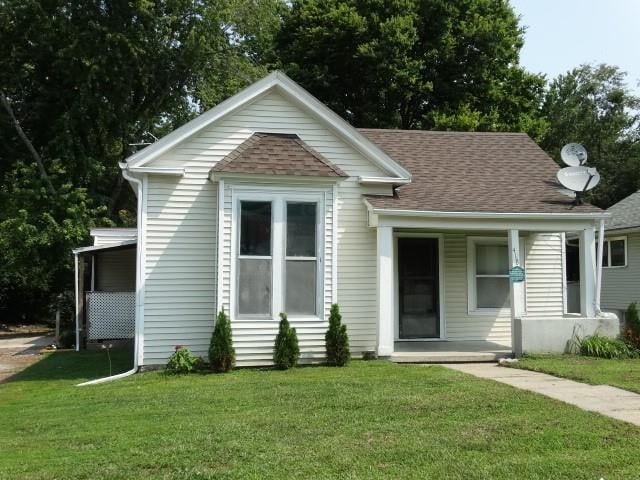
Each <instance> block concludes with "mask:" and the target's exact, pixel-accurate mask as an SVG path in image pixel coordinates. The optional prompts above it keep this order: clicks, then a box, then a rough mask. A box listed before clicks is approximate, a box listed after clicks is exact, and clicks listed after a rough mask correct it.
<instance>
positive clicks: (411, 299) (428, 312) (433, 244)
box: [398, 237, 440, 340]
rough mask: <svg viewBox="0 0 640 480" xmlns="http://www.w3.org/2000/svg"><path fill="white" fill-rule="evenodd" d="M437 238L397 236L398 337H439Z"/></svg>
mask: <svg viewBox="0 0 640 480" xmlns="http://www.w3.org/2000/svg"><path fill="white" fill-rule="evenodd" d="M438 279H439V273H438V240H437V239H436V238H420V237H400V238H398V292H399V297H400V298H399V318H398V321H399V332H398V333H399V337H400V339H401V340H403V339H412V338H440V305H439V301H438V300H439V293H438V287H439V285H438V284H439V280H438Z"/></svg>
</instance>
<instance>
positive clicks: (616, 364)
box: [509, 355, 640, 393]
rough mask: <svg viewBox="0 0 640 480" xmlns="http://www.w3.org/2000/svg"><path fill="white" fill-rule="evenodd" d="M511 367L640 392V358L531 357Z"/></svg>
mask: <svg viewBox="0 0 640 480" xmlns="http://www.w3.org/2000/svg"><path fill="white" fill-rule="evenodd" d="M509 366H510V367H514V368H522V369H525V370H533V371H536V372H543V373H549V374H551V375H557V376H559V377H566V378H571V379H573V380H578V381H580V382H585V383H590V384H592V385H612V386H614V387H620V388H624V389H625V390H631V391H632V392H638V393H640V359H629V360H611V359H606V358H594V357H583V356H580V355H539V356H527V357H524V358H522V359H520V360H519V361H518V362H516V363H512V364H509Z"/></svg>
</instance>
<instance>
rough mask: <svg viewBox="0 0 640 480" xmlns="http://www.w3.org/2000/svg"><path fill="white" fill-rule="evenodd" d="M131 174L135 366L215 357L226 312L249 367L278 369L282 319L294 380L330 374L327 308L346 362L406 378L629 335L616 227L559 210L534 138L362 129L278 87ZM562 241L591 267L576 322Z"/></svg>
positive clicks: (266, 85)
mask: <svg viewBox="0 0 640 480" xmlns="http://www.w3.org/2000/svg"><path fill="white" fill-rule="evenodd" d="M121 167H122V174H123V176H124V177H125V178H126V179H127V180H128V181H129V182H130V184H131V185H132V187H133V188H134V190H135V192H136V194H137V198H138V229H137V238H136V241H137V249H136V252H137V253H136V269H135V271H136V299H135V315H134V318H135V322H134V323H135V346H136V353H135V358H136V362H137V363H136V365H137V366H151V365H159V364H163V363H165V362H166V360H167V358H168V356H169V355H170V354H171V353H172V352H173V351H174V346H175V345H176V344H180V345H185V346H187V347H189V348H190V349H191V350H192V351H194V352H195V353H196V354H198V355H203V356H206V352H207V348H208V344H209V339H210V335H211V332H212V329H213V325H214V321H215V317H216V312H218V311H219V310H221V309H224V310H225V311H226V312H227V313H228V314H229V316H230V319H231V325H232V330H233V340H234V345H235V349H236V353H237V360H238V364H239V365H266V364H269V363H271V358H272V349H273V342H274V338H275V335H276V332H277V328H278V314H279V313H280V312H283V311H284V312H287V313H288V314H289V319H290V321H291V323H292V325H293V326H295V327H296V328H297V331H298V336H299V340H300V348H301V358H302V360H303V361H306V362H314V361H322V360H323V358H324V355H325V351H324V333H325V330H326V328H327V318H328V312H329V308H330V306H331V304H332V303H338V304H339V305H340V308H341V311H342V314H343V319H344V321H345V323H346V324H347V328H348V333H349V337H350V342H351V349H352V352H353V353H354V355H361V354H363V353H365V352H375V353H376V354H377V355H379V356H382V357H390V358H392V359H394V360H397V361H439V360H440V361H445V360H450V359H451V356H450V355H456V357H455V358H461V359H469V360H482V359H495V358H496V357H497V356H500V355H510V354H512V353H516V354H517V353H520V352H522V351H531V352H539V351H562V350H564V349H565V347H566V344H567V342H568V341H569V340H570V339H571V337H572V335H573V334H574V332H575V331H576V329H578V330H580V331H581V332H582V333H591V332H593V331H595V330H596V329H600V331H604V332H605V333H607V332H609V333H612V334H616V333H617V332H618V321H617V318H615V317H606V316H602V315H600V313H599V306H598V299H597V295H596V293H597V291H598V288H597V285H596V283H597V278H598V275H597V268H596V265H597V263H596V248H595V227H596V223H597V222H598V221H600V220H601V219H603V218H605V216H606V214H605V213H604V212H602V211H601V210H599V209H597V208H595V207H593V206H591V205H586V204H585V205H574V203H573V202H572V201H571V200H570V199H569V198H568V197H566V196H564V195H562V194H561V193H559V192H558V185H557V184H556V181H555V176H556V172H557V170H558V167H557V166H556V164H555V163H554V162H553V160H552V159H551V158H549V157H548V156H547V155H546V154H545V153H544V152H543V151H542V150H541V149H540V148H539V147H538V146H537V145H536V144H535V143H534V142H533V141H532V140H531V139H530V138H529V137H528V136H527V135H524V134H518V133H460V132H432V131H403V130H378V129H356V128H354V127H352V126H351V125H349V124H348V123H347V122H345V121H344V120H343V119H342V118H340V117H339V116H337V115H336V114H335V113H333V112H332V111H331V110H330V109H328V108H327V107H326V106H325V105H323V104H322V103H321V102H319V101H318V100H317V99H316V98H314V97H313V96H312V95H310V94H309V93H308V92H306V91H305V90H304V89H302V88H301V87H300V86H299V85H297V84H296V83H295V82H293V81H292V80H290V79H289V78H288V77H286V76H285V75H284V74H282V73H280V72H274V73H272V74H270V75H268V76H267V77H265V78H263V79H262V80H260V81H258V82H256V83H254V84H253V85H251V86H250V87H248V88H247V89H245V90H243V91H242V92H240V93H238V94H237V95H235V96H233V97H231V98H229V99H228V100H226V101H224V102H222V103H221V104H220V105H218V106H217V107H215V108H213V109H211V110H209V111H207V112H205V113H203V114H202V115H200V116H199V117H197V118H195V119H194V120H192V121H190V122H189V123H187V124H185V125H184V126H182V127H180V128H178V129H177V130H175V131H174V132H172V133H170V134H168V135H167V136H165V137H164V138H162V139H160V140H159V141H157V142H156V143H154V144H152V145H150V146H148V147H146V148H144V149H143V150H141V151H139V152H137V153H136V154H134V155H132V156H131V157H130V158H128V159H127V161H126V163H123V164H122V165H121ZM567 232H569V233H570V234H571V235H573V236H575V238H577V241H578V243H579V245H580V247H581V249H580V251H581V252H583V254H581V255H580V258H579V259H578V263H579V269H580V272H581V278H582V282H581V283H580V288H579V292H578V294H579V312H577V313H567V306H566V303H567V299H566V290H567V288H566V283H567V281H566V278H565V242H564V236H565V233H567ZM77 255H78V256H79V258H80V259H81V263H82V264H85V265H87V263H86V261H85V260H83V258H85V257H86V256H87V254H86V252H82V251H79V252H78V253H77ZM514 267H519V268H514ZM523 270H524V272H523ZM523 273H524V275H523ZM518 277H519V278H518ZM523 277H524V278H523ZM85 283H86V282H85ZM85 290H86V289H85V288H81V289H79V300H78V305H79V307H78V312H79V316H78V322H79V327H78V329H79V330H80V332H81V333H82V332H83V330H84V328H85V327H84V325H85V323H84V322H85V320H84V317H83V316H82V315H83V314H84V313H83V310H84V307H83V306H82V304H83V299H82V297H83V292H84V291H85ZM459 355H463V356H462V357H460V356H459ZM464 355H467V356H464Z"/></svg>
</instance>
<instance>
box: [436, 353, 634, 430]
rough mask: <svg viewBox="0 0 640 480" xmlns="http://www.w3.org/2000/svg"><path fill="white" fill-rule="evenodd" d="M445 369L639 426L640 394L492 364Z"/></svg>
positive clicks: (449, 365)
mask: <svg viewBox="0 0 640 480" xmlns="http://www.w3.org/2000/svg"><path fill="white" fill-rule="evenodd" d="M443 366H444V367H447V368H451V369H453V370H458V371H459V372H463V373H468V374H471V375H475V376H476V377H480V378H487V379H490V380H495V381H496V382H500V383H506V384H507V385H511V386H512V387H517V388H521V389H523V390H529V391H530V392H536V393H540V394H542V395H545V396H547V397H551V398H554V399H556V400H560V401H562V402H565V403H569V404H571V405H575V406H576V407H579V408H582V409H583V410H588V411H590V412H597V413H601V414H602V415H607V416H608V417H611V418H615V419H617V420H622V421H623V422H628V423H633V424H634V425H638V426H640V394H637V393H633V392H628V391H627V390H622V389H620V388H616V387H610V386H608V385H587V384H585V383H580V382H574V381H573V380H567V379H565V378H558V377H554V376H552V375H547V374H546V373H538V372H530V371H528V370H519V369H516V368H507V367H501V366H499V365H497V364H489V363H459V364H443Z"/></svg>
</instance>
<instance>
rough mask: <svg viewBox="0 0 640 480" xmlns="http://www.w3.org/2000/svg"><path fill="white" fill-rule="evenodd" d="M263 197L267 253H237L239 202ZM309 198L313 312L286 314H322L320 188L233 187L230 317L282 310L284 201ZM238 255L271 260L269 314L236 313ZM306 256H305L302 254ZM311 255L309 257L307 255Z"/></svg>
mask: <svg viewBox="0 0 640 480" xmlns="http://www.w3.org/2000/svg"><path fill="white" fill-rule="evenodd" d="M241 201H263V202H271V222H272V229H271V255H270V256H264V257H257V256H249V257H247V256H242V257H240V256H239V255H238V251H239V247H240V230H239V228H240V222H239V215H240V202H241ZM287 202H313V203H315V204H316V205H317V223H316V252H317V253H316V257H313V258H315V259H316V278H317V282H316V314H315V315H289V319H296V318H300V319H323V318H324V301H323V300H324V287H325V285H324V284H325V282H324V253H325V245H324V229H325V211H324V210H325V206H324V203H325V195H324V191H313V192H309V191H305V190H298V189H295V188H292V189H283V188H273V187H264V188H261V187H248V188H242V187H240V188H238V187H234V188H233V190H232V222H231V229H232V237H231V262H230V267H231V278H230V280H231V281H230V286H231V289H230V290H231V291H230V292H229V303H230V305H229V306H230V312H231V315H232V318H237V319H241V320H265V319H272V320H274V321H278V320H279V316H280V312H284V305H285V288H286V287H285V283H284V282H285V277H284V274H285V263H286V255H285V253H286V252H285V245H286V230H285V218H286V203H287ZM238 258H252V259H258V258H265V259H267V258H270V259H271V260H272V262H271V313H270V314H269V315H266V316H265V315H239V314H238V302H237V295H238V275H237V263H238V262H237V261H238ZM304 258H306V257H304ZM309 259H311V258H309Z"/></svg>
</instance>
